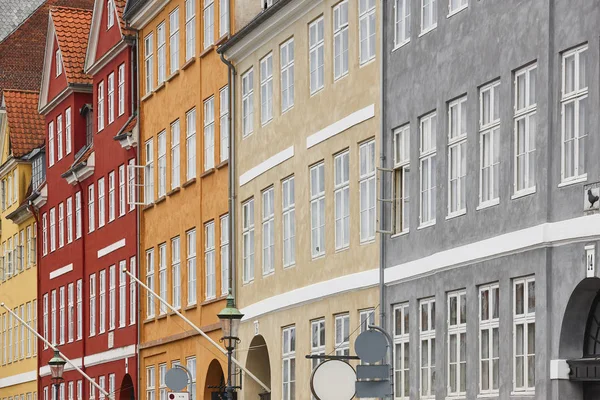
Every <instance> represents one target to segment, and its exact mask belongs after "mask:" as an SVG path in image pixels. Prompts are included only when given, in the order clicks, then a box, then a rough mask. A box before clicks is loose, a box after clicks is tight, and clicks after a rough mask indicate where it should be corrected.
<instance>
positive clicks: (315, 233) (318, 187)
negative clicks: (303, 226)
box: [310, 162, 325, 258]
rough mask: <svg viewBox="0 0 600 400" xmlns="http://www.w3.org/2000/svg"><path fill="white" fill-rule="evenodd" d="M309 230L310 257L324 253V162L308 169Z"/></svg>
mask: <svg viewBox="0 0 600 400" xmlns="http://www.w3.org/2000/svg"><path fill="white" fill-rule="evenodd" d="M310 214H311V218H310V230H311V249H312V250H311V254H312V258H316V257H320V256H322V255H324V254H325V163H323V162H320V163H318V164H317V165H315V166H313V167H311V169H310Z"/></svg>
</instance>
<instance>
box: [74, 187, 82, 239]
mask: <svg viewBox="0 0 600 400" xmlns="http://www.w3.org/2000/svg"><path fill="white" fill-rule="evenodd" d="M82 230H83V221H82V212H81V191H79V192H77V193H75V237H76V238H77V239H79V238H81V234H82Z"/></svg>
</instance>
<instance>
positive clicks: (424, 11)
mask: <svg viewBox="0 0 600 400" xmlns="http://www.w3.org/2000/svg"><path fill="white" fill-rule="evenodd" d="M436 26H437V0H421V35H422V34H424V33H426V32H429V31H430V30H432V29H435V27H436Z"/></svg>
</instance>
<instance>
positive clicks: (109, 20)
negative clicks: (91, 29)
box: [106, 0, 115, 29]
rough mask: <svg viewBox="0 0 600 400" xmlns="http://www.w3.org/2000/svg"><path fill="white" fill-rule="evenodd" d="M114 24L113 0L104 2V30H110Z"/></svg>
mask: <svg viewBox="0 0 600 400" xmlns="http://www.w3.org/2000/svg"><path fill="white" fill-rule="evenodd" d="M114 24H115V8H114V5H113V0H108V1H107V2H106V29H110V28H112V27H113V25H114Z"/></svg>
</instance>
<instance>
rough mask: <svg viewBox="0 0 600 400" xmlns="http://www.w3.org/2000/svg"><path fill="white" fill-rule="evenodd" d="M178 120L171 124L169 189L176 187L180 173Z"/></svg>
mask: <svg viewBox="0 0 600 400" xmlns="http://www.w3.org/2000/svg"><path fill="white" fill-rule="evenodd" d="M179 133H180V126H179V120H177V121H175V122H173V123H172V124H171V190H173V189H175V188H178V187H179V184H180V175H181V162H180V158H181V150H180V148H179Z"/></svg>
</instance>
